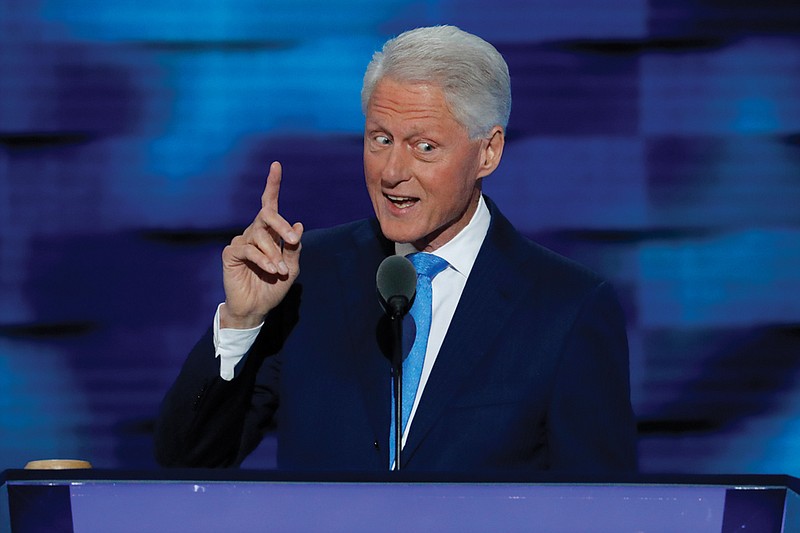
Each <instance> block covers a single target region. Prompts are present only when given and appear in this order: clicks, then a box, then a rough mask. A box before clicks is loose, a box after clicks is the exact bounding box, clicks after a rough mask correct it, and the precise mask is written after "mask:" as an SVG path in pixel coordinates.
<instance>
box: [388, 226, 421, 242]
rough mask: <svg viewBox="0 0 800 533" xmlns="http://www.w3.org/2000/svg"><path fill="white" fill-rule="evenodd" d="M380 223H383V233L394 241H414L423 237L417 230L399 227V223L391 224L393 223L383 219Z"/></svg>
mask: <svg viewBox="0 0 800 533" xmlns="http://www.w3.org/2000/svg"><path fill="white" fill-rule="evenodd" d="M380 225H381V233H383V236H384V237H386V238H387V239H389V240H390V241H392V242H401V243H406V242H411V243H413V242H417V241H419V240H420V239H421V238H422V237H420V236H419V235H417V234H416V232H414V231H412V230H410V229H408V228H402V227H398V224H391V223H389V224H387V223H384V222H382V221H381V222H380Z"/></svg>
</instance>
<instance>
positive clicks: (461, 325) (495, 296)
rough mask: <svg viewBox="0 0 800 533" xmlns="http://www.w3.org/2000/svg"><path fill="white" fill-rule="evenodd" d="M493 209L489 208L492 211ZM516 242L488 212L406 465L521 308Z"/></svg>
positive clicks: (424, 398) (497, 216) (419, 414)
mask: <svg viewBox="0 0 800 533" xmlns="http://www.w3.org/2000/svg"><path fill="white" fill-rule="evenodd" d="M491 207H492V208H493V206H491ZM509 238H510V239H511V241H513V240H514V239H516V238H518V234H516V232H515V231H514V230H513V228H512V227H511V225H510V223H509V222H508V221H507V220H505V219H504V218H503V216H502V215H501V214H500V213H499V212H498V211H497V210H496V209H495V208H493V209H492V225H491V226H490V229H489V233H488V234H487V236H486V239H485V241H484V243H483V245H482V247H481V251H480V253H479V254H478V257H477V258H476V260H475V265H474V266H473V268H472V272H471V273H470V276H469V279H468V280H467V285H466V286H465V287H464V292H463V293H462V295H461V299H460V300H459V303H458V307H457V308H456V312H455V314H454V316H453V319H452V321H451V323H450V327H449V329H448V331H447V335H446V336H445V339H444V342H443V343H442V347H441V349H440V350H439V354H438V355H437V358H436V363H435V364H434V367H433V370H432V371H431V375H430V377H429V379H428V383H427V384H426V385H425V390H424V391H423V394H422V398H421V400H420V404H419V406H418V408H417V412H416V414H415V415H414V420H413V421H412V425H411V429H410V432H409V436H408V441H407V442H406V446H405V447H404V449H403V455H404V456H405V461H406V463H408V462H409V461H410V460H411V458H412V456H413V454H414V453H415V452H416V451H417V449H418V447H419V445H420V443H421V442H422V441H423V440H424V438H425V435H426V434H427V433H428V431H429V430H430V429H431V427H433V425H434V424H435V423H436V421H437V420H438V419H439V417H440V416H442V413H443V411H444V409H445V407H446V406H447V405H448V404H449V403H450V401H451V400H452V398H453V397H454V396H455V395H456V393H457V392H458V391H459V389H460V388H461V386H462V384H463V382H464V380H465V379H466V378H467V376H469V374H470V373H471V372H472V371H473V369H474V367H475V365H476V364H477V363H478V361H479V360H480V359H481V358H483V357H484V356H485V355H486V353H487V352H488V351H489V350H490V348H491V346H492V345H493V344H494V343H495V342H496V338H497V336H498V335H499V334H500V333H501V330H502V328H503V326H504V325H505V324H506V323H507V322H508V320H509V319H511V318H512V316H513V314H514V312H515V309H516V308H517V306H518V305H522V302H523V298H524V295H525V291H521V290H519V289H520V287H519V273H518V271H517V270H515V268H516V266H515V258H514V255H513V252H512V250H514V249H516V248H515V246H516V245H517V243H514V244H511V241H509Z"/></svg>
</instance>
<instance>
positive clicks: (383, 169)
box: [364, 78, 503, 251]
mask: <svg viewBox="0 0 800 533" xmlns="http://www.w3.org/2000/svg"><path fill="white" fill-rule="evenodd" d="M493 138H494V139H495V142H494V143H493V142H492V139H493ZM497 138H499V141H498V140H497ZM502 141H503V138H502V129H500V128H499V127H498V128H495V130H494V131H493V134H492V136H491V137H490V138H489V139H476V140H470V139H469V135H468V133H467V129H466V128H465V127H464V126H463V125H461V124H460V123H459V122H458V121H457V120H456V119H455V117H454V116H453V114H452V113H451V112H450V109H449V108H448V106H447V103H446V101H445V98H444V94H443V93H442V90H441V89H440V88H439V87H437V86H435V85H428V84H416V83H412V84H408V83H398V82H395V81H394V80H392V79H390V78H384V79H382V80H380V81H379V82H378V84H377V85H376V87H375V89H374V91H373V93H372V96H371V98H370V100H369V103H368V105H367V110H366V123H365V128H364V174H365V176H366V182H367V190H368V192H369V195H370V198H371V200H372V207H373V209H374V210H375V215H376V216H377V217H378V220H379V222H380V224H381V230H382V231H383V234H384V235H385V236H386V237H387V238H389V239H391V240H392V241H395V242H410V243H412V244H414V246H415V247H416V248H417V249H418V250H425V251H433V250H435V249H437V248H439V247H440V246H441V245H443V244H445V243H446V242H448V241H449V240H450V239H452V238H453V237H454V236H455V235H456V234H457V233H458V232H459V231H461V230H462V229H463V228H464V227H465V226H466V225H467V224H468V223H469V221H470V219H471V217H472V215H473V214H474V213H475V209H476V208H477V205H478V199H479V197H480V178H482V177H483V176H486V175H488V174H490V173H491V172H492V171H493V170H494V168H495V167H496V166H497V163H498V162H499V156H500V153H502ZM498 142H499V150H498V149H497V148H498Z"/></svg>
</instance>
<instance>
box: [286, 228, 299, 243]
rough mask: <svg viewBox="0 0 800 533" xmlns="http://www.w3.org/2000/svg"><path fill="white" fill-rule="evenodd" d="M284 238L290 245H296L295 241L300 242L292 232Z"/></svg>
mask: <svg viewBox="0 0 800 533" xmlns="http://www.w3.org/2000/svg"><path fill="white" fill-rule="evenodd" d="M286 238H287V240H288V241H289V242H290V243H292V244H297V241H298V240H300V238H299V237H298V236H297V233H295V232H293V231H290V232H289V233H287V234H286Z"/></svg>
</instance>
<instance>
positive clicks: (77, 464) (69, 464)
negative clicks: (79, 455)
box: [25, 459, 92, 470]
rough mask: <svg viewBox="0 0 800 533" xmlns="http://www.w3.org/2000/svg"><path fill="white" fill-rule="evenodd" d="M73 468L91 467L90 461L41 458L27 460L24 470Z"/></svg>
mask: <svg viewBox="0 0 800 533" xmlns="http://www.w3.org/2000/svg"><path fill="white" fill-rule="evenodd" d="M73 468H92V463H90V462H89V461H82V460H80V459H42V460H39V461H28V464H26V465H25V470H69V469H73Z"/></svg>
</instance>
